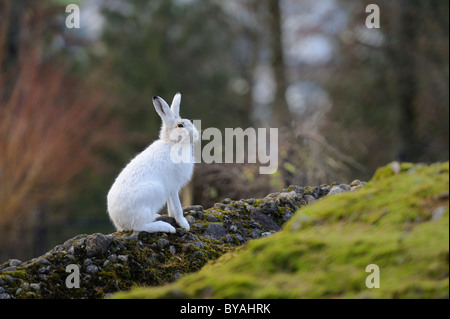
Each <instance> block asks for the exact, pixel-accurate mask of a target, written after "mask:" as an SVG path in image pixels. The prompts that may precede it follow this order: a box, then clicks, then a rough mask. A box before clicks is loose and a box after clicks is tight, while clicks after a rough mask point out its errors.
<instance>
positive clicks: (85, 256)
mask: <svg viewBox="0 0 450 319" xmlns="http://www.w3.org/2000/svg"><path fill="white" fill-rule="evenodd" d="M349 187H350V186H349ZM338 189H339V190H341V191H342V190H343V191H346V188H345V186H341V185H339V186H338ZM330 190H331V187H330V186H328V185H321V186H320V187H315V188H311V187H300V186H295V185H291V186H289V188H287V189H285V190H283V191H282V192H276V193H271V194H269V195H267V196H266V197H264V198H261V199H255V198H249V199H241V200H231V199H225V200H224V202H223V203H216V204H215V205H214V207H211V208H209V209H206V210H204V209H203V207H202V206H200V205H194V206H188V207H185V208H183V212H184V213H185V217H186V219H187V220H188V222H189V224H190V225H191V227H190V228H191V229H190V231H186V230H185V229H181V228H180V227H179V226H178V225H177V224H176V221H175V219H174V218H172V217H169V216H167V215H166V216H161V217H159V218H158V220H163V221H165V222H168V223H170V224H171V225H172V226H174V227H175V228H176V233H175V234H166V233H146V232H116V233H113V234H109V235H104V234H101V233H95V234H92V235H86V234H81V235H78V236H75V237H73V238H71V239H69V240H67V241H65V242H64V243H63V244H61V245H57V246H56V247H55V248H54V249H52V250H50V251H49V252H47V253H46V254H44V255H43V256H40V257H37V258H35V259H32V260H29V261H25V262H23V263H22V262H21V261H19V260H12V259H11V260H9V261H8V262H6V263H4V264H2V265H0V295H1V296H2V297H4V298H103V297H105V296H108V295H109V294H111V293H113V292H115V291H119V290H127V289H130V288H131V287H133V286H157V285H161V284H163V283H165V282H166V281H170V280H175V279H177V278H180V277H181V276H183V275H184V274H186V273H190V272H194V271H197V270H199V269H200V268H201V267H202V266H203V265H204V264H205V263H206V262H208V261H209V260H214V259H216V258H218V257H219V256H220V255H222V254H224V253H226V252H228V251H231V250H233V249H234V248H235V247H237V246H241V245H243V244H245V243H246V242H247V241H249V240H253V239H255V238H260V237H267V236H270V235H271V234H273V233H275V232H277V231H279V230H280V229H281V226H282V225H283V224H284V223H285V222H286V221H287V220H289V219H291V218H292V217H293V215H294V213H295V212H296V210H297V209H298V208H299V207H300V206H302V205H305V204H307V203H312V202H314V201H316V198H321V197H323V196H325V195H326V194H328V192H330ZM435 215H436V216H438V215H439V214H438V213H435ZM70 264H75V265H78V267H79V269H80V275H81V276H82V277H81V278H80V279H81V286H82V288H83V289H68V288H66V285H65V279H66V278H67V276H68V275H69V274H68V273H67V272H66V267H67V266H68V265H70ZM18 288H20V289H21V290H20V291H19V293H18V294H16V292H17V289H18Z"/></svg>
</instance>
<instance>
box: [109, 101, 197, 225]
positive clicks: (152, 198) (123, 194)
mask: <svg viewBox="0 0 450 319" xmlns="http://www.w3.org/2000/svg"><path fill="white" fill-rule="evenodd" d="M180 102H181V94H180V93H177V94H176V95H175V97H174V99H173V101H172V105H171V107H170V108H169V105H168V104H167V103H166V102H165V101H164V100H163V99H162V98H160V97H157V96H155V97H154V98H153V104H154V106H155V110H156V112H157V113H158V114H159V116H160V117H161V119H162V126H161V131H160V134H159V140H156V141H154V142H153V143H152V144H151V145H150V146H149V147H147V149H145V150H144V151H143V152H142V153H140V154H138V155H137V156H136V157H135V158H134V159H133V160H131V162H130V163H128V165H127V166H126V167H125V168H124V169H123V170H122V172H121V173H120V174H119V176H118V177H117V178H116V180H115V182H114V184H113V185H112V187H111V189H110V191H109V193H108V198H107V201H108V213H109V216H110V218H111V220H112V222H113V223H114V225H115V227H116V228H117V230H118V231H122V230H134V231H146V232H149V233H152V232H169V233H174V232H175V228H174V227H173V226H172V225H170V224H169V223H166V222H163V221H155V219H156V218H157V217H158V216H159V215H158V212H159V211H160V210H161V209H162V208H163V207H164V205H165V204H166V203H167V211H168V214H169V216H171V217H174V218H175V220H176V222H177V224H178V225H179V226H181V227H183V228H185V229H187V230H189V223H188V222H187V220H186V218H184V216H183V210H182V207H181V202H180V198H179V196H178V192H179V191H180V190H181V188H182V187H183V186H185V185H186V184H187V183H188V182H189V180H190V179H191V177H192V173H193V170H194V160H193V155H192V143H193V142H194V141H195V140H196V139H198V132H197V130H196V129H195V127H194V126H193V125H192V123H191V122H190V121H189V120H186V119H181V118H180V116H179V110H180ZM180 126H182V127H180ZM176 143H178V145H180V144H189V150H190V161H188V162H185V163H183V162H181V163H175V162H174V161H172V160H171V158H170V151H171V149H172V147H173V146H174V145H175V144H176Z"/></svg>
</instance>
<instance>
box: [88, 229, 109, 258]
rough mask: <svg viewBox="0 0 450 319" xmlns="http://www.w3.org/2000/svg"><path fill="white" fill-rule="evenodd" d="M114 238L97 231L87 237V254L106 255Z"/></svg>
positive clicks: (89, 255)
mask: <svg viewBox="0 0 450 319" xmlns="http://www.w3.org/2000/svg"><path fill="white" fill-rule="evenodd" d="M111 241H112V239H111V238H110V237H108V236H106V235H103V234H100V233H96V234H92V235H90V236H88V237H87V238H86V254H87V255H88V257H92V256H96V255H104V254H105V253H106V252H107V251H108V247H109V245H110V244H111Z"/></svg>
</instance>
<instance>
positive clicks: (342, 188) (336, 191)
mask: <svg viewBox="0 0 450 319" xmlns="http://www.w3.org/2000/svg"><path fill="white" fill-rule="evenodd" d="M351 189H352V187H351V186H350V185H346V184H340V185H336V186H333V187H332V188H331V190H330V192H329V193H328V195H336V194H340V193H345V192H348V191H350V190H351Z"/></svg>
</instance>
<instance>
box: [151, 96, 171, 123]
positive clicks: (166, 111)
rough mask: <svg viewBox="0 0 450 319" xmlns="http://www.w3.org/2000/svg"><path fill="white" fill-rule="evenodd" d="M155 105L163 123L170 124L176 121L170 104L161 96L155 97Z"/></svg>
mask: <svg viewBox="0 0 450 319" xmlns="http://www.w3.org/2000/svg"><path fill="white" fill-rule="evenodd" d="M153 105H154V106H155V110H156V112H157V113H158V114H159V116H160V117H161V119H162V120H163V121H165V122H170V121H173V120H174V119H175V118H174V116H173V114H172V111H171V110H170V107H169V104H167V102H166V101H164V100H163V99H162V98H160V97H159V96H154V97H153Z"/></svg>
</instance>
